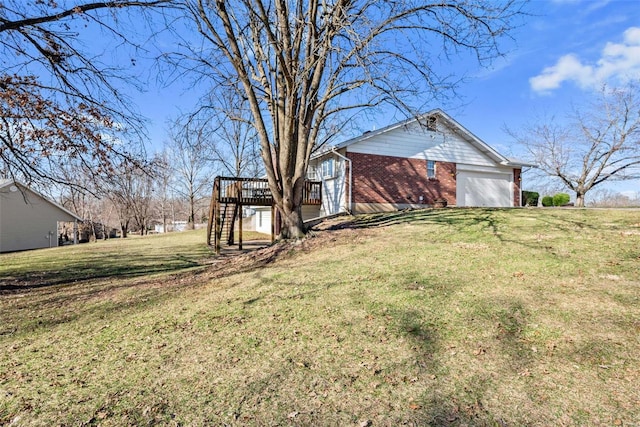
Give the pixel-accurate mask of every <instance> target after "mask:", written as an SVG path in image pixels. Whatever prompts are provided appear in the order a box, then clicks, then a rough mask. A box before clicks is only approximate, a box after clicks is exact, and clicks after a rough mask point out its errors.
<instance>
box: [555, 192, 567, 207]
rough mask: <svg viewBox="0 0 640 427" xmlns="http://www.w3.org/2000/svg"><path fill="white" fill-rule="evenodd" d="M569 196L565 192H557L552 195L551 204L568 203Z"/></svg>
mask: <svg viewBox="0 0 640 427" xmlns="http://www.w3.org/2000/svg"><path fill="white" fill-rule="evenodd" d="M569 200H571V197H569V195H568V194H567V193H558V194H556V195H555V196H553V206H564V205H566V204H567V203H569Z"/></svg>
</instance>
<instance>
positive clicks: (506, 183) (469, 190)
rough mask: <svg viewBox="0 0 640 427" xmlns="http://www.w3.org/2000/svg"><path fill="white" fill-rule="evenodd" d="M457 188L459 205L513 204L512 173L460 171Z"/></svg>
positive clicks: (503, 205)
mask: <svg viewBox="0 0 640 427" xmlns="http://www.w3.org/2000/svg"><path fill="white" fill-rule="evenodd" d="M456 188H457V190H456V204H457V205H458V206H486V207H509V206H512V202H511V176H510V174H506V173H490V172H470V171H459V172H458V176H457V180H456Z"/></svg>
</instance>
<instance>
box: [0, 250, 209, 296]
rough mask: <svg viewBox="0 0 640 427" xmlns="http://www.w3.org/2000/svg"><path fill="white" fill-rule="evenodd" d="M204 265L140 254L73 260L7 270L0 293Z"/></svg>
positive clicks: (174, 258)
mask: <svg viewBox="0 0 640 427" xmlns="http://www.w3.org/2000/svg"><path fill="white" fill-rule="evenodd" d="M199 265H201V264H200V263H199V262H198V261H195V260H193V259H190V258H188V257H186V256H184V255H181V254H177V255H173V256H171V257H163V256H144V255H139V256H136V257H135V258H134V259H125V258H124V257H122V256H120V255H113V256H105V257H102V258H100V259H96V260H90V261H89V262H87V260H86V259H84V258H83V259H81V260H77V261H73V260H69V261H68V262H67V263H65V266H64V269H62V270H41V271H38V272H29V273H26V274H24V273H22V272H20V271H11V270H5V275H6V276H9V277H10V278H9V279H6V278H5V279H2V278H0V294H2V293H7V292H11V291H18V292H22V291H28V290H32V289H40V288H46V287H51V286H58V285H64V284H72V283H74V282H81V281H88V280H99V279H105V278H111V279H130V278H135V277H141V276H148V275H152V274H158V273H175V272H179V271H182V270H186V269H191V268H193V267H197V266H199Z"/></svg>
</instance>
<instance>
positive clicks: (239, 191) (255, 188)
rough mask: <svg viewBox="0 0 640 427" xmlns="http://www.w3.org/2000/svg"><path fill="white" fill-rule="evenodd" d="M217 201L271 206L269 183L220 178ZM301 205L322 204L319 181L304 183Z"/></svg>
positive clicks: (265, 181) (271, 198) (249, 179)
mask: <svg viewBox="0 0 640 427" xmlns="http://www.w3.org/2000/svg"><path fill="white" fill-rule="evenodd" d="M216 181H219V184H218V185H219V186H218V188H219V193H218V201H219V202H220V203H238V204H241V205H243V206H248V205H253V206H271V205H272V204H273V197H272V195H271V189H270V188H269V181H268V180H267V179H264V178H231V177H224V176H220V177H217V178H216ZM302 197H303V199H302V203H303V204H305V205H320V204H322V186H321V183H320V181H305V183H304V190H303V196H302Z"/></svg>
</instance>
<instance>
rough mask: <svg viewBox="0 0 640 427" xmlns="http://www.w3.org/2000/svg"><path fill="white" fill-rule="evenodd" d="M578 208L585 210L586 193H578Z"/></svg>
mask: <svg viewBox="0 0 640 427" xmlns="http://www.w3.org/2000/svg"><path fill="white" fill-rule="evenodd" d="M575 206H576V208H584V193H581V192H576V204H575Z"/></svg>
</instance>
